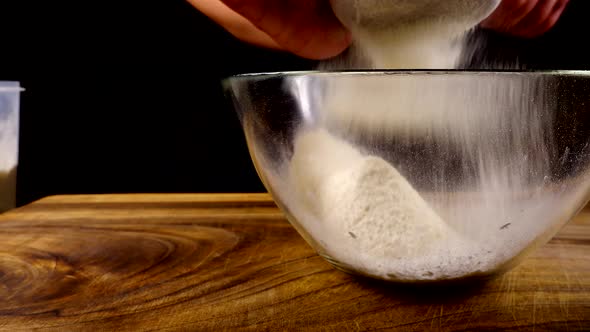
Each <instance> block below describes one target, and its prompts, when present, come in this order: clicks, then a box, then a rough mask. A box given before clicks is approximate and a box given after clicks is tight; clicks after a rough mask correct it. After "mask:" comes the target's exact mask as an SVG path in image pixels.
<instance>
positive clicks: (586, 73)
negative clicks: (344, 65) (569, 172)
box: [223, 69, 590, 81]
mask: <svg viewBox="0 0 590 332" xmlns="http://www.w3.org/2000/svg"><path fill="white" fill-rule="evenodd" d="M489 74H497V75H504V74H508V75H514V74H517V75H531V76H544V75H548V76H579V77H590V70H573V69H566V70H554V69H527V70H520V69H519V70H510V69H506V70H499V69H362V70H360V69H346V70H301V71H275V72H253V73H241V74H235V75H231V76H228V77H226V78H224V79H223V81H234V80H256V79H262V78H277V77H298V76H316V77H320V76H334V75H343V76H355V75H383V76H389V75H416V76H429V75H466V76H473V75H489Z"/></svg>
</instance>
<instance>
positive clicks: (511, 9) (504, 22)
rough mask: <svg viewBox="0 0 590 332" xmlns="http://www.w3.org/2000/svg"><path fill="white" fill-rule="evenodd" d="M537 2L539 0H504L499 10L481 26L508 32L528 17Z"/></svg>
mask: <svg viewBox="0 0 590 332" xmlns="http://www.w3.org/2000/svg"><path fill="white" fill-rule="evenodd" d="M541 1H544V0H541ZM537 2H538V0H503V1H502V2H500V4H499V5H498V8H496V10H494V12H493V13H492V14H491V15H490V16H489V17H488V18H486V19H485V20H483V21H482V23H481V26H482V27H484V28H489V29H493V30H496V31H499V32H507V31H509V30H510V28H511V27H513V26H515V25H516V24H518V22H520V21H521V20H522V19H523V18H524V17H526V16H527V14H529V12H530V11H531V10H533V8H535V6H536V5H537Z"/></svg>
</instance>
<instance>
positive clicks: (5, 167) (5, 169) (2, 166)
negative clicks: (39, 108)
mask: <svg viewBox="0 0 590 332" xmlns="http://www.w3.org/2000/svg"><path fill="white" fill-rule="evenodd" d="M21 90H22V89H21V87H20V83H19V82H7V81H0V213H1V212H5V211H7V210H10V209H12V208H14V207H15V206H16V168H17V166H18V138H19V113H20V112H19V110H20V92H21Z"/></svg>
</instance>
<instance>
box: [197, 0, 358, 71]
mask: <svg viewBox="0 0 590 332" xmlns="http://www.w3.org/2000/svg"><path fill="white" fill-rule="evenodd" d="M189 2H190V3H191V4H192V5H193V6H195V7H196V8H197V9H199V10H200V11H201V12H203V13H204V14H205V15H207V16H209V17H210V18H211V19H213V20H214V21H215V22H217V23H218V24H220V25H221V26H223V27H224V28H225V29H226V30H227V31H229V32H230V33H231V34H233V35H234V36H236V37H237V38H239V39H241V40H243V41H246V42H249V43H253V44H256V45H259V46H263V47H268V48H272V49H279V50H285V51H288V52H291V53H294V54H296V55H299V56H301V57H305V58H309V59H317V60H320V59H326V58H330V57H333V56H336V55H338V54H340V53H341V52H342V51H344V50H345V49H346V48H348V46H349V45H350V42H351V36H350V33H349V32H348V30H347V29H346V28H344V26H342V24H341V23H340V21H339V20H338V19H337V18H336V16H335V15H334V13H333V12H332V7H331V6H330V3H329V1H328V0H189Z"/></svg>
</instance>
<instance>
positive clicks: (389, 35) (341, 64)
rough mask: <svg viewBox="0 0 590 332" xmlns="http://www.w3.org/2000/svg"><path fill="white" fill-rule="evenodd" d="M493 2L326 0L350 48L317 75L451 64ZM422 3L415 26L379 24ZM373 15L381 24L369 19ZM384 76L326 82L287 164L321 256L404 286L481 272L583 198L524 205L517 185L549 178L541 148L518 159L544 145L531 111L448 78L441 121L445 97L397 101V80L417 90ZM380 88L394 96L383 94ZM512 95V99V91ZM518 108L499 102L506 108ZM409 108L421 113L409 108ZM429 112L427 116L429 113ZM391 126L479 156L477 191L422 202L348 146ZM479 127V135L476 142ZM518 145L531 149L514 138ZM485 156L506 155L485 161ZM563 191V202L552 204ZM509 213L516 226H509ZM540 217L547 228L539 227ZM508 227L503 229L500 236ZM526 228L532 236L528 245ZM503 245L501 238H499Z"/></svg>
mask: <svg viewBox="0 0 590 332" xmlns="http://www.w3.org/2000/svg"><path fill="white" fill-rule="evenodd" d="M497 3H498V1H496V0H491V1H473V0H463V1H461V0H456V1H448V2H447V1H435V0H423V1H405V0H397V1H396V0H390V1H387V0H370V1H360V0H340V1H338V0H333V1H332V5H333V7H334V9H335V12H336V14H337V15H338V16H339V18H341V20H342V21H343V22H344V23H345V24H346V25H347V26H348V27H349V28H351V29H352V33H353V37H354V40H355V43H354V45H353V49H355V52H354V54H349V58H346V59H345V58H339V59H336V60H333V61H328V62H325V63H324V65H323V69H326V68H329V69H350V68H357V67H360V66H362V65H368V67H371V68H383V69H404V68H415V69H430V68H440V69H451V68H456V67H457V66H458V62H459V60H460V56H461V54H462V51H463V47H464V44H463V43H462V42H461V38H462V36H463V35H464V34H465V33H466V32H467V31H468V30H470V29H471V28H473V26H474V25H475V24H477V23H478V22H479V20H481V19H483V18H485V17H486V16H487V15H488V14H489V13H490V12H491V10H493V9H494V8H495V6H496V5H497ZM420 4H421V5H425V6H426V7H424V8H430V9H431V11H430V12H429V14H428V15H422V16H420V17H418V16H417V15H416V17H415V18H416V19H413V20H412V19H409V20H408V19H406V20H404V19H401V18H400V19H398V20H397V21H396V22H399V23H391V22H393V21H394V20H391V21H384V22H386V23H383V22H382V21H380V20H379V19H380V18H382V17H381V16H383V15H385V14H387V13H389V15H394V14H393V13H395V11H388V9H392V8H393V9H396V8H397V9H400V8H401V9H404V8H405V10H406V11H407V12H411V11H412V10H414V9H416V8H418V7H420ZM434 4H437V6H438V7H436V6H434ZM449 4H450V5H449ZM371 6H373V7H371ZM379 6H389V7H388V8H383V7H379ZM396 6H397V7H396ZM404 6H406V7H404ZM429 6H430V7H429ZM433 6H434V7H433ZM437 8H438V9H440V10H444V15H442V16H436V15H435V14H436V13H435V12H436V10H437ZM474 8H475V9H477V10H474ZM384 13H385V14H384ZM371 15H376V16H374V17H373V16H371ZM406 18H407V17H406ZM371 19H374V20H373V21H375V22H377V23H375V24H373V23H374V22H373V23H371V22H372V21H371ZM359 54H360V55H359ZM384 79H388V78H387V77H385V78H384ZM388 80H389V81H388V82H389V83H390V85H389V86H388V85H387V84H381V83H380V82H379V80H378V79H374V80H365V81H363V80H355V79H354V77H352V79H351V80H346V79H341V80H333V82H332V83H333V84H331V85H329V84H328V85H326V89H325V91H324V92H325V96H326V97H325V100H324V109H322V112H320V113H321V115H322V116H323V117H322V118H320V119H319V120H320V121H319V123H317V124H316V125H315V126H314V127H313V128H312V129H309V128H307V129H302V130H301V131H300V132H299V133H298V134H297V135H296V138H295V143H294V151H293V156H292V158H291V160H290V163H289V165H288V167H287V169H288V176H287V177H286V183H284V185H286V186H288V187H289V188H290V190H287V191H288V192H290V194H289V195H291V196H290V197H287V198H285V199H286V200H288V201H289V202H290V203H289V206H290V209H291V210H292V213H293V214H294V215H296V216H297V218H298V220H299V221H300V222H301V223H302V224H303V226H304V229H305V230H306V231H307V232H309V233H310V235H311V237H312V238H313V239H316V240H317V241H319V242H320V245H321V247H322V250H323V252H322V254H323V255H324V256H327V257H328V258H329V259H330V260H332V261H333V262H337V265H340V266H343V267H345V268H346V269H350V270H355V271H358V272H361V273H365V274H369V275H372V276H378V277H380V278H383V279H393V280H404V281H416V280H440V279H453V278H461V277H465V276H469V275H473V274H479V273H486V272H489V271H492V270H495V269H498V268H500V267H502V266H505V265H506V264H508V263H509V262H510V261H511V260H512V259H513V258H514V257H516V256H517V255H518V254H519V253H521V252H522V251H523V250H524V249H525V248H526V247H527V246H528V245H530V244H531V242H533V241H534V240H535V239H539V238H540V237H541V236H542V234H543V230H544V229H546V228H547V224H548V223H554V220H557V219H560V218H561V219H563V218H564V215H563V212H562V211H563V210H558V209H554V207H555V206H556V204H561V203H563V201H564V200H565V199H571V200H572V201H576V200H579V197H581V193H572V194H571V195H569V196H568V195H565V194H563V191H559V190H553V191H552V190H548V189H547V188H543V189H542V190H538V191H534V192H532V193H530V195H528V196H526V195H525V196H526V197H524V198H522V197H520V196H519V195H521V194H522V192H523V191H522V189H523V188H525V189H526V188H529V187H531V188H532V187H534V188H537V187H542V186H541V185H539V184H538V182H535V181H542V179H543V174H542V173H543V172H545V171H546V170H547V169H546V168H547V167H546V165H545V164H543V162H545V161H546V159H547V154H548V153H549V152H548V151H545V150H543V149H540V150H539V149H537V150H539V151H540V152H539V153H538V155H536V156H535V155H531V156H530V159H527V157H525V159H524V161H522V160H521V157H522V154H523V152H526V151H529V150H531V149H532V150H535V149H536V148H538V145H540V144H541V145H542V140H543V137H541V136H542V135H541V136H535V135H537V134H538V133H539V132H542V131H543V128H541V125H539V124H538V120H537V119H530V118H527V114H528V113H527V109H524V110H521V111H516V112H512V110H511V109H509V110H508V111H506V112H503V113H497V112H494V111H495V109H493V108H494V105H500V104H494V98H495V97H496V96H493V95H491V96H489V98H488V99H486V98H483V97H482V96H461V91H462V90H461V84H473V82H472V81H465V82H462V83H461V82H455V83H457V84H452V85H450V86H451V87H454V88H451V90H448V91H447V90H444V87H445V86H449V85H448V84H447V82H445V81H440V82H439V83H437V84H439V85H438V86H437V87H438V88H440V89H438V90H437V91H443V93H447V94H448V96H447V97H448V98H449V100H455V101H456V103H457V104H458V105H459V107H455V108H454V109H450V110H448V112H445V113H443V114H444V116H441V114H440V113H442V112H440V110H439V108H438V107H437V106H438V105H440V104H441V101H440V99H437V98H434V96H433V98H429V95H428V93H427V91H422V90H421V89H414V90H413V91H415V92H414V93H420V94H421V96H405V98H404V96H403V95H402V94H403V93H405V92H407V91H409V89H408V88H406V89H405V90H404V89H401V88H400V89H396V88H395V84H405V86H406V87H407V86H408V84H410V85H411V84H413V82H412V81H411V79H410V77H406V78H404V80H403V81H398V82H397V83H395V80H392V79H388ZM432 81H435V80H434V79H433V80H432ZM371 84H373V85H371ZM391 84H393V85H394V86H393V87H392V86H391ZM502 84H503V82H502V80H501V79H500V80H499V81H498V86H499V87H503V86H504V85H502ZM400 87H401V85H400ZM511 88H513V87H508V88H506V89H511ZM383 89H390V93H387V92H386V91H383ZM441 89H442V90H441ZM453 89H455V90H453ZM521 90H522V89H521ZM396 91H398V92H396ZM515 91H518V90H515ZM371 93H373V94H374V95H372V94H371ZM511 96H513V97H512V98H518V92H515V93H514V94H511ZM421 97H422V98H421ZM461 98H464V99H465V98H467V99H465V100H463V99H461ZM469 98H475V99H476V100H481V105H482V106H483V107H484V108H485V107H487V108H490V109H489V110H487V109H482V110H481V112H471V110H468V109H465V107H460V105H468V104H469V103H468V101H472V100H473V99H469ZM416 101H418V104H416ZM513 101H514V100H513V99H510V100H504V102H506V103H507V104H510V103H512V102H513ZM420 103H422V104H420ZM450 104H452V103H450ZM541 106H545V105H541ZM410 107H414V108H415V109H416V108H417V109H420V110H421V112H422V113H420V112H417V113H413V112H408V109H410ZM496 107H500V106H496ZM525 108H526V107H525ZM429 109H432V111H431V112H430V113H429V111H428V110H429ZM435 110H439V112H438V113H437V111H435ZM488 111H489V112H488ZM474 114H479V115H477V116H474ZM519 117H520V118H519ZM516 120H518V121H516ZM523 122H525V123H526V124H527V126H525V127H527V128H526V129H525V130H529V132H528V133H522V132H519V131H518V128H516V130H515V131H514V132H515V134H514V135H515V136H514V138H509V139H511V140H512V141H515V142H517V143H514V144H521V145H518V146H516V148H514V147H512V146H509V147H504V146H502V145H501V144H497V145H493V144H487V141H488V140H490V139H493V137H495V136H497V132H498V130H505V129H510V128H509V126H510V125H511V124H512V125H516V126H520V125H519V124H520V123H523ZM536 124H537V126H536ZM507 126H508V127H507ZM330 128H332V129H334V128H335V130H330ZM486 128H491V129H486ZM387 130H389V131H390V132H388V134H391V132H396V133H403V134H405V135H406V137H412V136H416V137H422V136H425V134H428V136H432V137H437V135H438V136H440V137H445V138H446V139H447V140H448V141H449V142H454V143H456V145H457V146H459V147H460V148H461V149H463V150H461V151H462V153H463V154H464V155H465V156H466V158H471V159H472V160H476V164H477V165H478V167H479V168H477V167H476V170H475V172H476V174H475V176H474V178H473V182H474V183H473V188H475V191H476V192H475V193H474V195H465V196H462V193H458V194H457V195H456V197H450V196H449V195H446V191H445V190H444V188H442V189H443V190H441V193H442V194H441V195H442V196H441V195H438V196H437V194H433V196H432V197H429V198H428V200H426V199H425V197H422V196H421V195H420V194H419V193H418V191H417V190H416V189H414V187H413V186H412V185H411V184H410V182H409V181H408V180H407V179H406V177H404V175H403V174H402V173H400V171H399V170H398V169H396V168H395V167H394V166H393V165H392V164H391V163H390V162H389V161H386V160H384V159H383V158H381V157H379V156H376V155H374V154H372V153H370V152H369V151H362V150H361V149H360V148H357V146H358V145H357V144H353V143H350V142H348V141H347V140H346V139H345V138H344V137H346V135H347V133H348V134H349V135H351V136H354V134H358V132H359V131H360V132H362V133H363V134H364V136H371V135H378V134H383V133H384V131H385V132H387ZM486 130H488V131H489V132H486ZM474 131H475V132H477V133H478V134H480V135H481V136H477V135H476V136H472V133H473V132H474ZM338 132H340V135H337V133H338ZM507 132H508V131H507ZM510 133H512V132H510ZM529 134H530V135H529ZM470 135H471V136H470ZM486 135H489V137H487V136H486ZM527 135H528V136H527ZM478 137H479V138H478ZM482 137H483V138H482ZM522 137H529V138H532V139H533V140H535V139H536V141H533V142H529V141H523V142H521V141H522V139H521V138H522ZM351 139H352V138H351ZM519 142H520V143H519ZM486 144H487V145H486ZM531 144H537V145H535V146H532V145H531ZM503 149H504V150H503ZM535 151H536V150H535ZM486 153H487V154H488V155H490V156H503V157H502V158H500V159H498V160H495V159H493V158H491V159H489V160H488V159H485V156H486ZM525 154H526V153H525ZM482 155H483V156H484V157H483V159H482V157H481V156H482ZM512 157H515V158H518V159H514V160H512V159H511V158H512ZM478 158H479V159H478ZM490 160H491V161H490ZM505 161H508V162H511V163H512V164H510V167H512V168H511V169H510V168H508V169H507V168H506V167H505V166H506V165H503V162H505ZM535 163H536V164H535ZM537 164H538V165H537ZM514 165H516V166H514ZM533 167H536V169H537V170H539V172H538V173H539V176H540V177H541V180H538V179H537V178H538V177H537V178H535V179H533V180H531V181H530V183H522V184H521V183H517V182H518V181H519V179H521V178H525V179H526V178H527V174H529V172H530V169H531V168H533ZM477 172H479V173H477ZM490 174H492V176H489V175H490ZM498 174H499V175H500V176H497V175H498ZM515 179H516V180H515ZM272 181H275V180H272ZM282 181H285V179H283V178H282V177H277V179H276V182H277V183H279V182H282ZM443 182H444V181H443ZM515 183H516V185H517V188H514V186H515ZM527 185H530V186H529V187H527ZM482 188H488V189H489V190H490V191H486V190H484V189H482ZM478 190H480V191H479V192H478ZM525 191H526V190H525ZM556 192H558V193H557V194H556ZM560 194H561V198H560V199H559V200H558V199H555V197H556V195H557V196H559V195H560ZM566 196H567V197H566ZM507 202H508V203H511V204H507ZM498 207H501V208H498ZM512 217H518V218H520V219H522V220H523V222H522V223H516V222H511V219H510V220H509V218H512ZM541 218H543V219H544V220H548V221H547V222H545V223H542V222H537V220H539V219H541ZM474 225H476V226H474ZM509 227H510V231H506V230H507V229H508V228H509ZM527 232H528V233H530V234H536V236H532V237H531V236H530V234H528V233H527ZM522 234H527V236H522ZM499 237H503V240H502V241H495V239H496V238H499Z"/></svg>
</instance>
